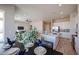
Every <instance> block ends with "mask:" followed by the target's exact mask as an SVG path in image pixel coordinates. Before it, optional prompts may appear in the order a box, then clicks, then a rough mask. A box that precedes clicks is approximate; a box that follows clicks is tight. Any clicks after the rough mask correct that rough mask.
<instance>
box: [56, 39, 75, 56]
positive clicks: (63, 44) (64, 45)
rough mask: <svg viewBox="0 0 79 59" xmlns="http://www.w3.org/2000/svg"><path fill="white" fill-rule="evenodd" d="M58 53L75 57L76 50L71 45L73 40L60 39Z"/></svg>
mask: <svg viewBox="0 0 79 59" xmlns="http://www.w3.org/2000/svg"><path fill="white" fill-rule="evenodd" d="M56 50H57V51H59V52H62V53H63V54H64V55H75V54H76V53H75V50H74V49H73V47H72V45H71V40H70V39H67V38H60V39H59V43H58V46H57V48H56Z"/></svg>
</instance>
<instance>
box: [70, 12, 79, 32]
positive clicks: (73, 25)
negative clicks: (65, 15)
mask: <svg viewBox="0 0 79 59" xmlns="http://www.w3.org/2000/svg"><path fill="white" fill-rule="evenodd" d="M76 24H78V15H77V13H76V12H75V13H72V14H71V15H70V29H71V33H72V34H74V33H75V32H76Z"/></svg>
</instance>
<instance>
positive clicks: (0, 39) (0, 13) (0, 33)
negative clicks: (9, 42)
mask: <svg viewBox="0 0 79 59" xmlns="http://www.w3.org/2000/svg"><path fill="white" fill-rule="evenodd" d="M3 33H4V12H3V11H0V42H3V41H4V35H3Z"/></svg>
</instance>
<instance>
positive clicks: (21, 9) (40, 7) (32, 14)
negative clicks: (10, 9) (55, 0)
mask: <svg viewBox="0 0 79 59" xmlns="http://www.w3.org/2000/svg"><path fill="white" fill-rule="evenodd" d="M15 6H16V12H15V19H16V20H19V21H25V20H27V19H28V20H51V19H56V18H63V17H67V16H69V15H70V14H71V13H73V12H76V10H77V5H75V4H64V5H59V4H16V5H15Z"/></svg>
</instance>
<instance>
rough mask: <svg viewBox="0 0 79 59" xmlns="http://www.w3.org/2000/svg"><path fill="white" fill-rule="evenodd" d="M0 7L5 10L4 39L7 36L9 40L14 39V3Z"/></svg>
mask: <svg viewBox="0 0 79 59" xmlns="http://www.w3.org/2000/svg"><path fill="white" fill-rule="evenodd" d="M0 9H2V10H4V11H5V19H4V39H5V41H6V39H7V37H9V38H10V39H11V40H15V31H16V30H15V23H14V13H15V7H14V5H0Z"/></svg>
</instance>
